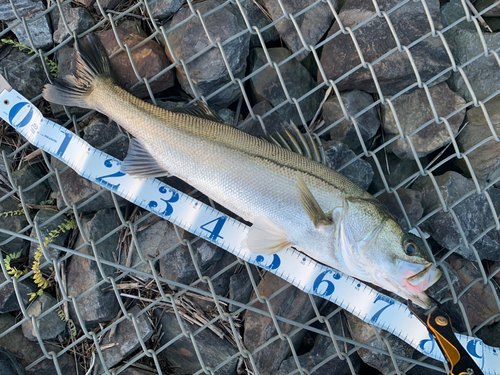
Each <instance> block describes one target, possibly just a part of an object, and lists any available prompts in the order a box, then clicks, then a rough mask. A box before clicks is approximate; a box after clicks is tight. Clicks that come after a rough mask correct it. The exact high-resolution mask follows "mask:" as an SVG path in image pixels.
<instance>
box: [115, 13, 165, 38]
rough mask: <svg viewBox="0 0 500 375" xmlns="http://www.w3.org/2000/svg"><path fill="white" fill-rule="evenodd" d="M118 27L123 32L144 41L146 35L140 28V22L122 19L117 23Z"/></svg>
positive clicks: (135, 19) (131, 18) (132, 18)
mask: <svg viewBox="0 0 500 375" xmlns="http://www.w3.org/2000/svg"><path fill="white" fill-rule="evenodd" d="M118 27H119V28H121V29H124V30H127V31H128V32H129V33H132V34H136V35H139V36H140V37H142V38H144V39H146V38H147V37H148V35H147V34H146V32H145V31H144V29H143V28H142V22H141V20H139V19H137V18H135V17H130V18H122V19H121V20H120V21H119V22H118ZM162 38H163V37H162Z"/></svg>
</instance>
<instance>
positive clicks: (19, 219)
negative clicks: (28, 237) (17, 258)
mask: <svg viewBox="0 0 500 375" xmlns="http://www.w3.org/2000/svg"><path fill="white" fill-rule="evenodd" d="M19 209H21V207H19V206H18V203H17V201H16V200H14V199H13V198H7V199H6V200H4V201H1V202H0V212H2V213H5V212H11V211H17V210H19ZM27 225H28V220H27V219H26V216H25V215H24V214H22V215H13V216H7V217H4V216H2V217H0V228H3V229H6V230H10V231H11V232H16V233H19V232H21V230H22V229H23V228H25V227H26V226H27ZM10 238H11V236H10V235H8V234H6V233H0V243H2V245H1V246H0V247H1V249H2V251H4V252H5V253H7V254H14V253H19V252H21V256H24V255H25V254H24V251H25V250H26V249H27V248H28V246H29V243H28V241H25V240H23V239H21V238H17V237H12V239H10ZM8 239H10V241H8V242H5V241H7V240H8ZM4 242H5V243H4Z"/></svg>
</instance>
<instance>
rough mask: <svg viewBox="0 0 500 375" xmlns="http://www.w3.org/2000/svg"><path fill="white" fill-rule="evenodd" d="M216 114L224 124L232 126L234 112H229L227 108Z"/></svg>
mask: <svg viewBox="0 0 500 375" xmlns="http://www.w3.org/2000/svg"><path fill="white" fill-rule="evenodd" d="M217 114H218V115H219V116H220V117H221V118H222V119H223V120H224V122H225V123H226V124H229V125H233V122H234V116H235V115H236V112H234V111H231V110H230V109H229V108H222V109H221V110H218V111H217Z"/></svg>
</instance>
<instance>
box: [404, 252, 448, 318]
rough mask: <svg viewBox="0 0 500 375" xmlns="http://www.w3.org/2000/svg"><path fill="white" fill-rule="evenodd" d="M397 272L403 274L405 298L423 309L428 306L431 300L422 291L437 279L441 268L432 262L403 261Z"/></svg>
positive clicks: (430, 304)
mask: <svg viewBox="0 0 500 375" xmlns="http://www.w3.org/2000/svg"><path fill="white" fill-rule="evenodd" d="M399 272H400V275H401V276H403V277H402V279H403V280H402V281H403V285H404V287H403V290H404V294H406V296H407V298H408V299H410V300H412V302H415V303H416V304H417V305H419V306H420V307H423V308H425V309H428V308H430V307H431V306H432V302H431V300H430V298H429V297H428V296H427V294H425V293H424V291H425V290H426V289H428V288H429V287H431V286H432V285H434V284H435V283H436V281H438V280H439V278H440V277H441V270H439V269H438V268H437V267H436V266H435V265H434V264H433V263H428V264H427V265H423V264H415V263H407V262H403V264H402V265H401V267H400V269H399ZM405 276H406V277H405ZM400 290H401V289H400Z"/></svg>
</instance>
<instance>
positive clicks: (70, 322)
mask: <svg viewBox="0 0 500 375" xmlns="http://www.w3.org/2000/svg"><path fill="white" fill-rule="evenodd" d="M56 311H57V315H59V319H61V320H62V321H63V322H66V324H67V325H68V328H69V331H70V332H71V335H72V336H73V337H76V327H75V323H74V322H73V319H71V318H68V319H66V314H64V311H63V309H62V308H61V307H59V308H58V309H57V310H56Z"/></svg>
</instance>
